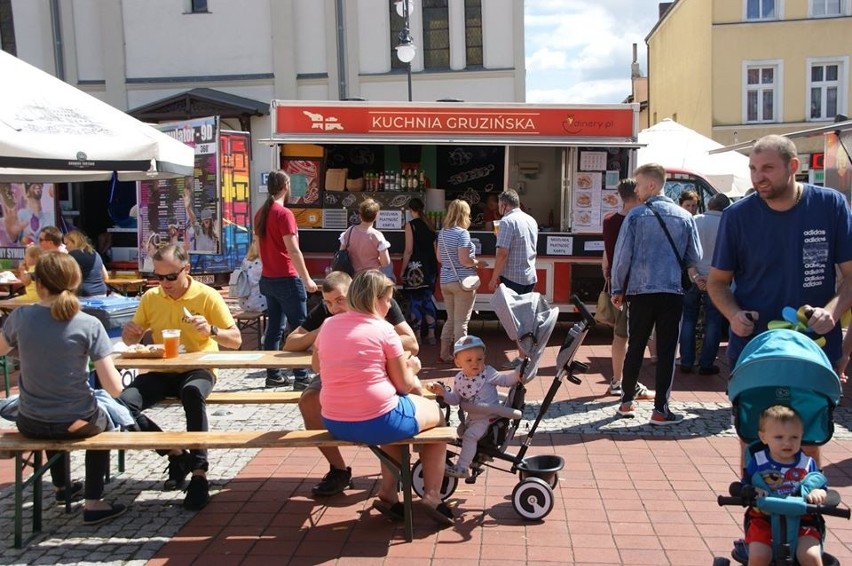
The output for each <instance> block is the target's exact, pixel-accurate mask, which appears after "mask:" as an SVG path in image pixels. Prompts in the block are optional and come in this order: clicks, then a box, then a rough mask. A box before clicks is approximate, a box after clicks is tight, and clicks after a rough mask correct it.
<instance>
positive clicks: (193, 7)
mask: <svg viewBox="0 0 852 566" xmlns="http://www.w3.org/2000/svg"><path fill="white" fill-rule="evenodd" d="M189 4H190V6H189V11H190V12H192V13H193V14H206V13H207V12H209V10H208V9H207V0H190V2H189Z"/></svg>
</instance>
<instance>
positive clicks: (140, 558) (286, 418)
mask: <svg viewBox="0 0 852 566" xmlns="http://www.w3.org/2000/svg"><path fill="white" fill-rule="evenodd" d="M220 373H221V377H220V381H219V384H218V385H217V390H245V389H255V388H262V387H263V382H264V380H263V378H264V376H265V375H264V373H263V372H253V373H247V372H243V371H237V370H227V371H222V372H220ZM563 390H564V388H563ZM616 404H617V399H616V398H615V397H597V398H586V399H575V400H569V399H563V398H561V397H557V400H556V401H555V402H554V403H553V404H552V405H551V406H550V408H549V409H548V410H547V412H546V413H545V415H544V418H543V420H542V422H541V424H540V426H539V429H538V430H539V431H540V432H542V433H545V432H547V433H557V432H559V433H573V434H597V435H600V434H601V433H604V434H607V435H614V436H625V435H634V436H637V437H638V436H644V437H663V436H665V437H669V438H683V437H695V436H709V435H714V436H718V435H724V436H732V435H733V434H734V431H733V428H732V427H731V425H730V419H731V417H730V410H729V408H728V406H727V405H726V404H725V403H699V402H673V403H672V408H673V409H674V410H675V411H678V412H681V413H683V414H684V415H685V416H686V419H685V421H684V422H683V423H681V424H679V425H676V426H671V427H652V426H650V425H648V424H647V422H648V417H649V416H650V411H651V407H652V405H651V403H650V402H640V403H639V410H638V411H637V412H638V415H637V418H635V419H624V418H618V417H617V416H616V415H615V408H616ZM539 409H540V402H539V401H531V402H528V403H527V405H526V408H525V412H524V422H522V424H521V426H520V429H519V434H520V435H523V433H524V431H526V430H528V429H529V427H530V426H531V424H532V421H533V420H534V419H535V418H536V416H537V414H538V411H539ZM208 410H209V415H210V428H211V429H213V430H252V429H255V430H256V429H258V428H268V429H269V430H281V429H300V428H303V423H302V419H301V416H300V415H299V412H298V408H297V406H296V405H277V406H265V405H242V406H239V405H233V406H232V405H224V406H223V405H216V406H211V407H209V409H208ZM148 414H149V415H150V416H151V417H152V418H153V419H154V420H155V421H156V422H158V423H160V424H161V426H163V427H164V428H165V429H167V430H183V428H184V423H185V421H184V417H183V411H182V409H181V408H180V406H177V405H171V406H162V407H155V408H152V409H149V411H148ZM835 422H836V425H837V426H836V433H835V438H836V439H838V440H849V439H852V432H850V428H852V409H850V408H847V407H843V408H840V409H838V411H837V412H836V413H835ZM258 423H264V425H262V426H259V424H258ZM256 452H257V451H256V450H229V451H222V450H214V451H211V452H210V471H209V476H208V477H209V479H210V481H211V494H212V495H214V496H215V494H216V492H217V491H218V490H220V489H221V488H222V486H223V485H224V484H225V483H226V482H227V481H228V480H230V479H232V478H235V477H236V476H237V474H238V472H239V471H240V470H241V469H242V468H243V467H244V466H245V465H246V464H247V463H248V462H249V461H250V460H251V459H252V457H253V456H254V455H255V454H256ZM116 460H117V458H116V457H115V455H113V467H115V465H116ZM72 465H73V473H72V477H74V478H82V477H83V453H81V452H75V453H73V456H72ZM165 467H166V460H165V459H164V458H161V457H159V456H157V455H156V454H155V453H153V452H150V451H131V452H128V453H127V465H126V472H125V473H124V474H123V475H122V476H120V477H119V478H118V479H117V481H114V482H111V483H110V484H108V485H107V489H106V494H105V498H106V499H107V500H109V501H118V502H123V503H126V504H132V507H131V509H130V511H129V512H128V513H126V514H125V515H124V516H122V517H120V518H118V519H116V520H114V521H111V522H108V523H105V524H103V525H100V526H95V527H86V526H83V525H82V519H81V505H80V504H76V505H75V507H74V509H73V511H72V513H70V514H66V513H65V512H64V508H63V507H60V506H57V505H54V504H52V493H48V494H47V495H46V499H45V514H44V518H43V523H44V524H43V526H44V530H43V532H42V533H41V534H40V535H38V536H37V537H35V538H34V539H33V540H32V541H31V542H30V543H29V545H28V546H27V548H26V549H23V550H17V549H14V548H12V533H11V528H10V527H11V525H12V521H13V509H12V504H13V497H12V494H13V490H12V487H11V486H7V487H6V488H5V489H3V490H2V492H0V518H2V521H3V524H4V525H6V526H7V528H6V529H4V534H3V537H2V539H0V564H9V565H13V564H14V565H17V564H130V565H142V564H145V563H146V561H147V560H149V559H151V558H152V557H153V556H154V555H155V553H156V552H157V551H158V550H159V549H160V548H161V547H162V546H163V545H164V544H165V543H167V542H168V541H169V540H170V538H171V537H173V536H175V534H176V533H177V532H178V531H179V530H180V529H181V527H183V526H184V525H185V524H186V523H187V522H188V521H189V520H190V519H191V518H192V517H194V516H195V513H191V512H187V511H184V510H183V508H182V506H181V503H182V500H183V493H182V492H165V491H162V482H163V480H164V479H165V477H166V476H165V474H164V473H163V470H164V468H165ZM45 486H46V487H45V490H46V491H48V492H49V491H50V490H49V487H48V486H47V484H45ZM48 498H49V499H48ZM27 509H29V506H28V507H27ZM24 525H25V534H26V532H27V531H26V529H28V528H29V526H30V523H29V517H25V524H24Z"/></svg>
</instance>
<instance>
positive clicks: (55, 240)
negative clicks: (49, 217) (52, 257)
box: [38, 226, 68, 253]
mask: <svg viewBox="0 0 852 566" xmlns="http://www.w3.org/2000/svg"><path fill="white" fill-rule="evenodd" d="M38 246H39V247H40V248H41V249H42V250H44V251H46V252H62V253H67V252H68V248H66V247H65V244H63V243H62V231H61V230H60V229H59V228H57V227H56V226H45V227H44V228H42V229H41V231H40V232H39V233H38Z"/></svg>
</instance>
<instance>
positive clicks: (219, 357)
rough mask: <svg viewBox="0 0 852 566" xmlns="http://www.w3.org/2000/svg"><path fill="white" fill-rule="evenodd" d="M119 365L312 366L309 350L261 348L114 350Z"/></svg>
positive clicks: (175, 368)
mask: <svg viewBox="0 0 852 566" xmlns="http://www.w3.org/2000/svg"><path fill="white" fill-rule="evenodd" d="M115 367H116V368H118V369H145V370H150V371H188V370H191V369H199V368H207V369H266V368H289V369H294V368H306V367H311V354H310V353H309V352H274V351H269V352H267V351H263V350H223V351H220V352H191V353H184V354H178V356H177V357H176V358H126V357H123V356H121V355H120V354H117V355H116V356H115Z"/></svg>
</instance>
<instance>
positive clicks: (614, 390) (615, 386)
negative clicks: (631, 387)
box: [606, 381, 624, 397]
mask: <svg viewBox="0 0 852 566" xmlns="http://www.w3.org/2000/svg"><path fill="white" fill-rule="evenodd" d="M623 392H624V389H622V388H621V382H620V381H613V382H612V383H610V384H609V387H608V388H607V390H606V394H607V395H615V396H617V397H621V394H622V393H623Z"/></svg>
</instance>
